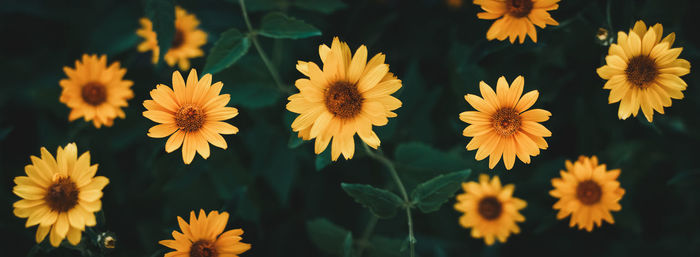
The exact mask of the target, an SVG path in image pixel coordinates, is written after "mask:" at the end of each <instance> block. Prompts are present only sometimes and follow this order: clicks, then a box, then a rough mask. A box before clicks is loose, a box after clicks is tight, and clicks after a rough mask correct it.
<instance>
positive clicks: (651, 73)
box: [625, 55, 659, 88]
mask: <svg viewBox="0 0 700 257" xmlns="http://www.w3.org/2000/svg"><path fill="white" fill-rule="evenodd" d="M625 74H626V75H627V81H629V82H630V83H632V84H633V85H635V86H638V87H640V88H646V87H648V86H649V85H650V84H651V82H652V81H654V79H656V76H657V75H659V69H658V68H657V67H656V62H655V61H654V60H653V59H651V58H650V57H649V56H646V55H639V56H635V57H632V58H630V61H629V63H627V68H626V69H625Z"/></svg>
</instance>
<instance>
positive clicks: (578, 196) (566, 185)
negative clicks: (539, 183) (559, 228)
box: [549, 156, 625, 232]
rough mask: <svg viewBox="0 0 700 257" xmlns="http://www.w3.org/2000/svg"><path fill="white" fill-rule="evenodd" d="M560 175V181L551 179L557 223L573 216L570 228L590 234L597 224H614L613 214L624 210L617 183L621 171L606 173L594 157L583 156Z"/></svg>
mask: <svg viewBox="0 0 700 257" xmlns="http://www.w3.org/2000/svg"><path fill="white" fill-rule="evenodd" d="M559 173H560V174H561V178H554V179H552V185H553V186H554V190H552V191H549V194H550V195H551V196H553V197H556V198H559V201H557V202H556V203H555V204H554V209H555V210H559V213H558V214H557V219H564V218H566V217H567V216H569V215H571V221H570V222H569V226H571V227H573V226H574V225H578V228H579V229H584V228H585V229H586V230H588V231H589V232H590V231H592V230H593V224H594V223H595V224H596V226H600V225H601V223H602V222H601V221H602V220H605V221H607V222H608V223H610V224H614V223H615V222H614V220H613V217H612V215H611V214H610V211H619V210H620V209H622V206H620V204H619V203H618V201H620V199H622V196H623V195H624V194H625V190H624V189H622V188H620V182H618V181H617V177H618V176H619V175H620V170H617V169H616V170H609V171H608V170H606V168H605V164H600V165H599V164H598V158H596V157H595V156H593V157H591V158H588V157H585V156H580V157H579V158H578V161H576V162H575V163H571V162H570V161H568V160H567V161H566V171H563V170H562V171H559Z"/></svg>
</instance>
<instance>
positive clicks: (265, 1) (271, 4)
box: [227, 0, 289, 12]
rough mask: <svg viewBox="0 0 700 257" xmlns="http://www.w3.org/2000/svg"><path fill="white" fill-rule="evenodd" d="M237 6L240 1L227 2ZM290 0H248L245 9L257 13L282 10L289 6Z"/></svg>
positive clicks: (231, 0)
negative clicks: (283, 7)
mask: <svg viewBox="0 0 700 257" xmlns="http://www.w3.org/2000/svg"><path fill="white" fill-rule="evenodd" d="M227 1H229V2H233V3H235V4H238V3H239V0H227ZM288 1H289V0H246V1H245V8H246V10H248V11H249V12H257V11H269V10H274V9H280V8H282V6H285V5H288Z"/></svg>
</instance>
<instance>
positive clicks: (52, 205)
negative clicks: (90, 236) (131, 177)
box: [12, 143, 109, 247]
mask: <svg viewBox="0 0 700 257" xmlns="http://www.w3.org/2000/svg"><path fill="white" fill-rule="evenodd" d="M31 160H32V164H30V165H27V166H25V167H24V170H25V172H26V173H27V176H19V177H15V184H17V185H16V186H15V187H14V188H13V189H12V192H14V193H15V194H16V195H18V196H19V197H21V198H22V200H19V201H17V202H15V203H14V204H13V205H12V206H13V207H14V214H15V216H17V217H20V218H28V219H27V223H26V226H27V227H31V226H34V225H39V228H38V229H37V231H36V242H37V243H39V242H41V241H43V240H44V238H45V237H46V235H47V234H49V231H50V232H51V234H50V236H49V241H50V242H51V245H52V246H54V247H58V246H59V245H60V244H61V241H63V239H64V238H66V237H67V238H68V242H70V243H71V244H72V245H77V244H78V243H80V237H81V233H82V232H83V231H84V230H85V226H95V225H96V224H97V221H96V220H95V214H94V213H95V212H97V211H99V210H100V209H101V208H102V201H100V198H102V189H103V188H104V187H105V186H106V185H107V184H108V183H109V180H108V179H107V178H105V177H103V176H97V177H95V173H96V172H97V164H95V165H92V166H91V165H90V152H85V153H83V154H82V155H80V158H78V148H77V147H76V145H75V143H70V144H68V145H66V148H61V147H58V151H57V153H56V158H55V159H54V157H53V155H51V153H49V151H48V150H46V148H44V147H42V148H41V158H38V157H36V156H31Z"/></svg>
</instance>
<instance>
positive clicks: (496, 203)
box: [454, 174, 527, 245]
mask: <svg viewBox="0 0 700 257" xmlns="http://www.w3.org/2000/svg"><path fill="white" fill-rule="evenodd" d="M462 188H463V189H464V192H465V193H464V194H460V195H457V203H455V205H454V207H455V209H456V210H458V211H460V212H463V213H464V215H462V217H460V218H459V224H460V225H462V227H464V228H471V229H472V232H471V234H472V237H474V238H484V241H485V242H486V244H487V245H492V244H493V243H494V242H495V241H496V239H498V241H500V242H501V243H505V242H506V239H508V236H510V234H511V233H513V234H518V233H520V227H518V225H517V224H516V222H523V221H525V217H523V215H520V209H523V208H525V206H527V203H526V202H525V201H523V200H521V199H519V198H516V197H513V190H515V186H514V185H513V184H509V185H505V186H501V180H500V179H498V176H494V177H493V178H492V179H490V180H489V176H488V175H486V174H481V175H480V176H479V183H477V182H466V183H462Z"/></svg>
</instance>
